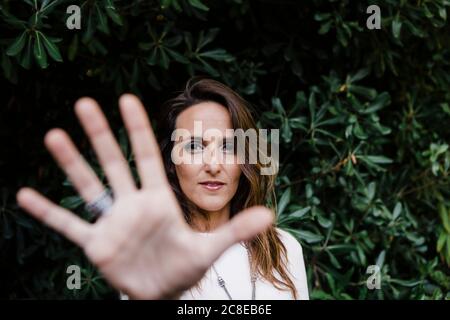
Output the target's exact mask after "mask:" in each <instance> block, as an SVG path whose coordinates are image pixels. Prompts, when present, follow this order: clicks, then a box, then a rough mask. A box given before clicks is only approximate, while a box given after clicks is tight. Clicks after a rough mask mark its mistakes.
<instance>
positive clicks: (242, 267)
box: [180, 228, 309, 300]
mask: <svg viewBox="0 0 450 320" xmlns="http://www.w3.org/2000/svg"><path fill="white" fill-rule="evenodd" d="M277 231H278V233H279V235H280V240H281V241H282V242H283V244H284V246H285V247H286V251H287V256H288V265H287V267H288V271H289V272H290V274H291V275H290V276H291V280H292V282H293V283H294V285H295V287H296V289H297V299H299V300H309V294H308V285H307V280H306V272H305V263H304V259H303V250H302V247H301V245H300V243H299V242H298V241H297V240H296V239H295V238H294V237H293V236H292V235H291V234H290V233H288V232H286V231H284V230H282V229H280V228H277ZM200 234H202V235H204V236H205V237H208V236H209V235H210V234H209V233H203V232H202V233H200ZM214 266H215V268H216V271H217V273H218V274H219V275H220V276H221V277H222V279H223V280H224V281H225V285H226V287H227V290H228V292H229V293H230V295H231V297H232V298H233V300H251V298H252V285H251V281H250V265H249V261H248V254H247V250H246V249H245V247H244V246H243V245H242V244H240V243H237V244H235V245H233V246H231V247H230V248H228V249H227V250H226V251H225V252H224V253H223V254H222V255H221V256H220V257H219V259H217V260H216V262H214ZM274 274H275V276H276V277H277V278H278V279H280V280H281V277H280V276H279V274H278V272H276V271H275V273H274ZM283 289H284V288H283ZM255 293H256V294H255V299H256V300H292V299H293V296H292V294H291V292H290V290H279V289H277V288H276V287H275V286H274V285H273V284H272V283H270V282H268V281H267V280H265V279H260V277H258V279H257V280H256V290H255ZM219 299H223V300H228V299H229V298H228V296H227V294H226V293H225V290H224V289H223V288H222V287H220V286H219V285H218V282H217V275H216V273H215V272H214V270H213V268H212V267H211V268H210V269H209V270H208V271H207V272H206V274H205V276H204V277H203V278H202V280H200V289H197V288H195V287H193V288H191V289H189V290H187V291H185V292H184V293H183V294H182V295H181V297H180V300H219Z"/></svg>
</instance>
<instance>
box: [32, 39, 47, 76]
mask: <svg viewBox="0 0 450 320" xmlns="http://www.w3.org/2000/svg"><path fill="white" fill-rule="evenodd" d="M43 42H44V40H43V39H42V36H41V35H40V34H39V32H37V33H36V37H35V41H34V49H33V52H34V57H35V58H36V62H37V63H38V65H39V66H40V67H41V68H43V69H45V68H47V67H48V63H47V54H46V53H45V49H44V44H43Z"/></svg>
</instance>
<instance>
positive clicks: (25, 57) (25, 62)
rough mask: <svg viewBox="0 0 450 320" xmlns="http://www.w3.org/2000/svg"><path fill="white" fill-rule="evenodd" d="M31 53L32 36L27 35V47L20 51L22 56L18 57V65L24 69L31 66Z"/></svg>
mask: <svg viewBox="0 0 450 320" xmlns="http://www.w3.org/2000/svg"><path fill="white" fill-rule="evenodd" d="M32 55H33V49H32V38H31V37H28V44H27V49H26V50H25V51H24V52H23V53H22V57H21V59H20V65H21V66H22V67H23V68H25V69H27V70H28V69H30V67H31V57H32Z"/></svg>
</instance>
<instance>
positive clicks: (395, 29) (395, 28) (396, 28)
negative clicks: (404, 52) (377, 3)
mask: <svg viewBox="0 0 450 320" xmlns="http://www.w3.org/2000/svg"><path fill="white" fill-rule="evenodd" d="M401 29H402V22H401V21H400V18H399V16H398V15H397V16H396V17H395V18H394V20H392V34H393V35H394V38H396V39H399V38H400V30H401Z"/></svg>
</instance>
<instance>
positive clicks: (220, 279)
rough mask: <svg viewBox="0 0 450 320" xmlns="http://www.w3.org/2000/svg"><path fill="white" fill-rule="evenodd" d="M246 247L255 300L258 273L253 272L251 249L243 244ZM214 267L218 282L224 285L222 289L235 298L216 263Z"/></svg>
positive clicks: (229, 297) (229, 296) (253, 298)
mask: <svg viewBox="0 0 450 320" xmlns="http://www.w3.org/2000/svg"><path fill="white" fill-rule="evenodd" d="M242 245H243V246H244V247H245V250H247V255H248V262H249V265H250V281H251V284H252V300H255V297H256V284H255V283H256V274H255V273H254V272H252V257H251V255H250V251H249V250H248V248H247V246H246V245H244V244H242ZM212 268H213V270H214V272H215V273H216V276H217V283H218V284H219V286H220V287H222V289H223V290H224V291H225V293H226V294H227V296H228V299H230V300H233V298H232V297H231V295H230V292H229V291H228V289H227V286H226V284H225V280H223V278H222V277H221V276H220V275H219V273H218V272H217V270H216V267H215V266H214V264H213V265H212Z"/></svg>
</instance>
